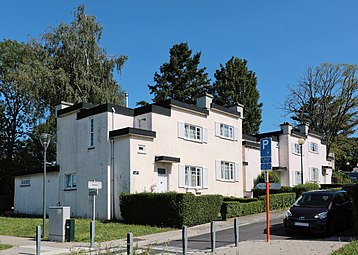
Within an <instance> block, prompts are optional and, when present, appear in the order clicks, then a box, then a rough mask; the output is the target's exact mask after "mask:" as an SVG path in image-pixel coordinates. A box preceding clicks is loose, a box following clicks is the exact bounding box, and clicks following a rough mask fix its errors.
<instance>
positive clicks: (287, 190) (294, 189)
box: [252, 183, 319, 198]
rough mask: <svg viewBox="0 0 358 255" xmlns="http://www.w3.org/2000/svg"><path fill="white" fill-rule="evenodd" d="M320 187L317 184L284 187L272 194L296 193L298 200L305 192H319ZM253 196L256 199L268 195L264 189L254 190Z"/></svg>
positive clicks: (271, 192) (272, 191)
mask: <svg viewBox="0 0 358 255" xmlns="http://www.w3.org/2000/svg"><path fill="white" fill-rule="evenodd" d="M318 189H319V185H318V184H317V183H305V184H298V185H296V186H295V187H289V186H282V187H281V188H280V189H278V190H271V189H270V194H281V193H291V192H294V193H296V198H298V197H299V196H301V195H302V193H303V192H306V191H310V190H318ZM252 192H253V196H254V197H260V196H264V195H265V194H266V190H263V189H253V190H252Z"/></svg>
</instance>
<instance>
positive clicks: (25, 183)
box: [20, 179, 31, 187]
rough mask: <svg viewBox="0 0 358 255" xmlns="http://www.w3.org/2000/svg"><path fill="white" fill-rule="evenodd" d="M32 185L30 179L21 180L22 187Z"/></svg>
mask: <svg viewBox="0 0 358 255" xmlns="http://www.w3.org/2000/svg"><path fill="white" fill-rule="evenodd" d="M30 185H31V183H30V179H22V180H21V184H20V187H26V186H30Z"/></svg>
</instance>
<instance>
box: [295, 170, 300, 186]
mask: <svg viewBox="0 0 358 255" xmlns="http://www.w3.org/2000/svg"><path fill="white" fill-rule="evenodd" d="M294 175H295V176H294V177H295V184H296V185H297V184H301V172H299V171H295V172H294Z"/></svg>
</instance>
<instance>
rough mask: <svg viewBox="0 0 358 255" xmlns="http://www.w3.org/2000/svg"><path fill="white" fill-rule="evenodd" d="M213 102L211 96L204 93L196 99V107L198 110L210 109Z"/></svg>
mask: <svg viewBox="0 0 358 255" xmlns="http://www.w3.org/2000/svg"><path fill="white" fill-rule="evenodd" d="M212 101H213V95H210V94H208V93H205V94H204V95H200V96H198V97H197V98H196V106H197V107H199V108H204V109H210V106H211V102H212Z"/></svg>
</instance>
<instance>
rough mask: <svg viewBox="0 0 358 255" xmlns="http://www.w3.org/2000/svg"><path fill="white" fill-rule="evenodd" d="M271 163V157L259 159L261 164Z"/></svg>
mask: <svg viewBox="0 0 358 255" xmlns="http://www.w3.org/2000/svg"><path fill="white" fill-rule="evenodd" d="M265 163H271V157H261V164H265Z"/></svg>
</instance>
